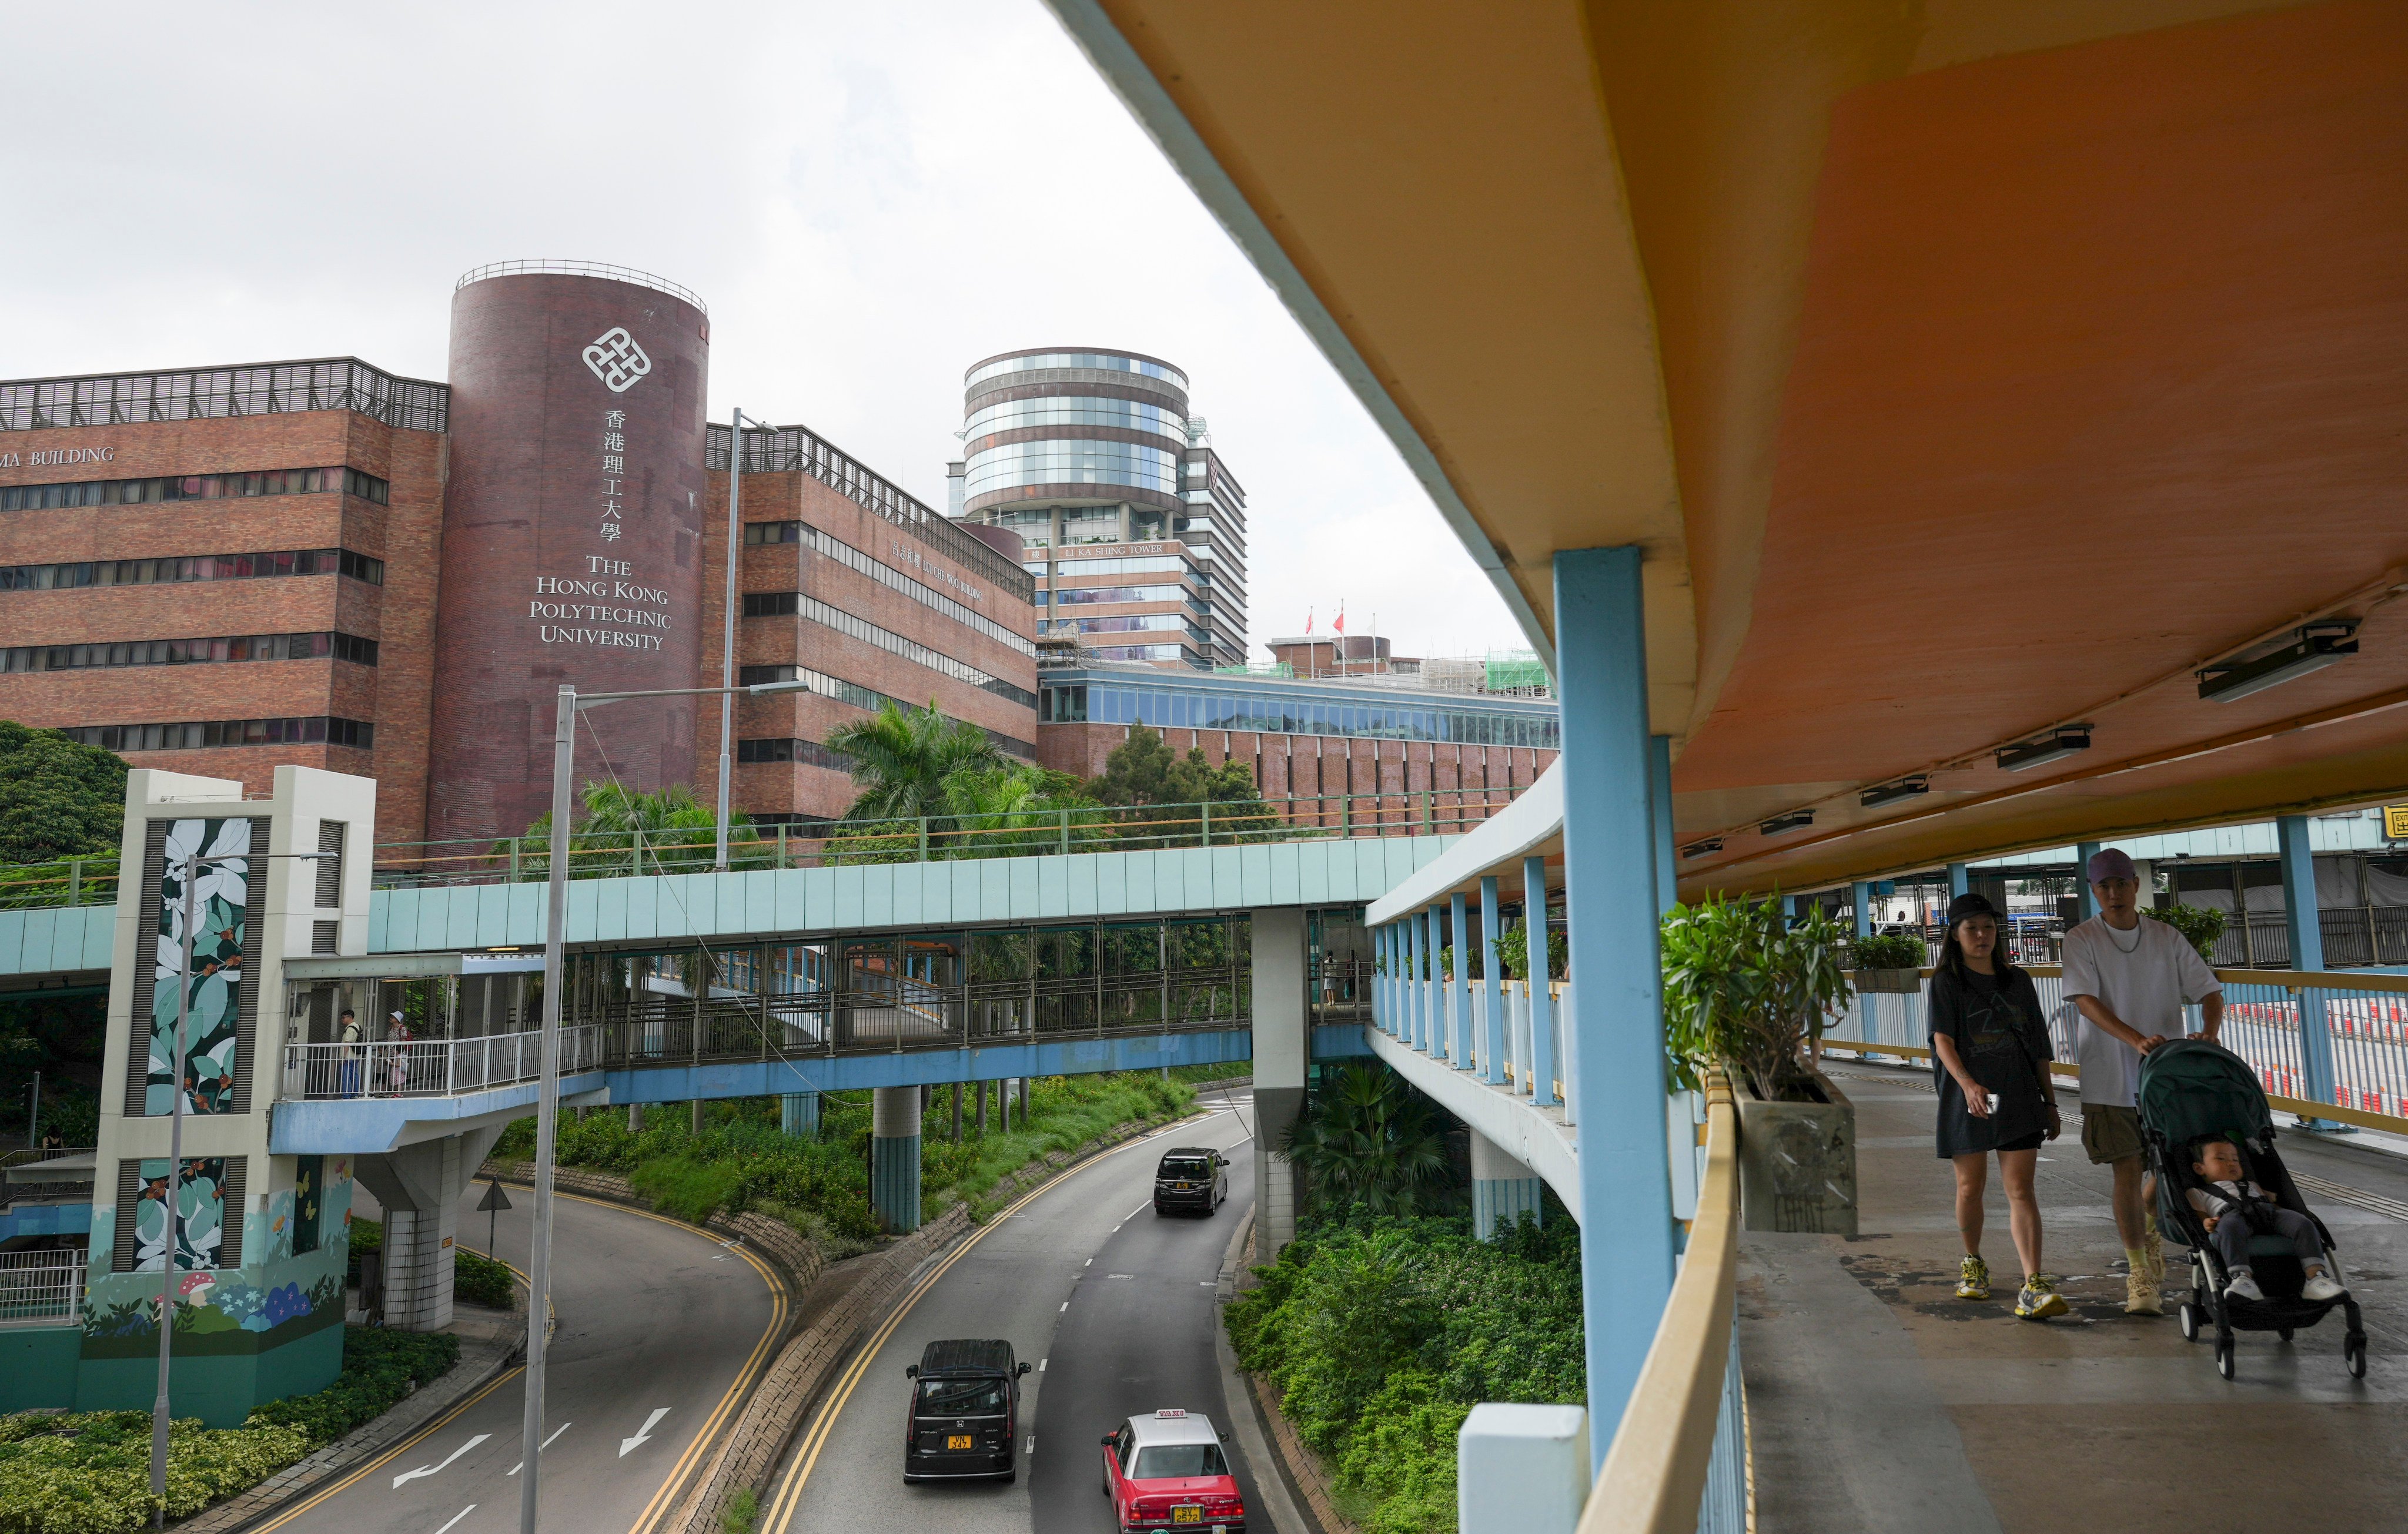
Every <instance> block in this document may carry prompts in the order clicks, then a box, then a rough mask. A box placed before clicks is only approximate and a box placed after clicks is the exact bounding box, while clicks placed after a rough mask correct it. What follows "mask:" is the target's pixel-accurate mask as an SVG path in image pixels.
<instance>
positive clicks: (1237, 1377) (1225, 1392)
mask: <svg viewBox="0 0 2408 1534" xmlns="http://www.w3.org/2000/svg"><path fill="white" fill-rule="evenodd" d="M1253 1240H1254V1211H1253V1210H1251V1209H1250V1210H1248V1211H1246V1217H1245V1219H1243V1220H1242V1221H1240V1222H1239V1225H1238V1228H1237V1229H1236V1230H1235V1231H1234V1232H1232V1233H1231V1234H1230V1237H1229V1247H1228V1250H1227V1251H1226V1252H1225V1253H1224V1254H1222V1257H1221V1276H1220V1282H1219V1283H1217V1284H1215V1285H1214V1287H1213V1292H1212V1298H1213V1306H1212V1354H1213V1357H1214V1358H1215V1359H1216V1360H1217V1361H1218V1362H1219V1364H1220V1366H1221V1395H1222V1398H1223V1399H1224V1401H1225V1402H1226V1405H1227V1408H1228V1412H1229V1415H1230V1418H1231V1421H1230V1423H1229V1426H1230V1427H1232V1428H1233V1429H1235V1430H1236V1432H1237V1435H1238V1447H1239V1449H1240V1451H1241V1452H1242V1453H1243V1454H1244V1455H1245V1456H1246V1461H1247V1463H1248V1464H1250V1465H1252V1466H1253V1467H1254V1489H1255V1491H1257V1492H1258V1493H1260V1494H1261V1496H1262V1498H1263V1501H1264V1503H1265V1506H1264V1507H1263V1509H1262V1512H1263V1513H1264V1514H1265V1520H1264V1521H1265V1522H1267V1523H1269V1525H1270V1527H1271V1531H1272V1534H1326V1531H1325V1530H1323V1529H1322V1527H1321V1526H1320V1525H1319V1524H1317V1523H1316V1522H1314V1521H1313V1520H1312V1519H1311V1518H1309V1517H1307V1516H1306V1515H1305V1514H1304V1513H1302V1512H1298V1511H1297V1505H1296V1498H1297V1496H1298V1495H1299V1494H1298V1493H1297V1490H1296V1487H1295V1486H1294V1485H1293V1484H1292V1483H1291V1481H1290V1479H1289V1475H1288V1469H1287V1466H1286V1464H1285V1463H1284V1461H1283V1460H1282V1459H1281V1457H1280V1456H1278V1455H1275V1454H1273V1453H1272V1452H1271V1449H1270V1444H1269V1439H1268V1438H1267V1437H1266V1434H1265V1430H1264V1426H1263V1418H1262V1413H1261V1412H1259V1411H1258V1410H1257V1409H1256V1408H1255V1405H1254V1392H1253V1390H1252V1388H1251V1387H1250V1386H1249V1385H1248V1384H1247V1383H1246V1376H1245V1374H1244V1371H1242V1370H1241V1369H1239V1368H1238V1351H1237V1349H1236V1348H1234V1347H1232V1346H1231V1345H1230V1343H1229V1327H1228V1323H1227V1321H1226V1319H1225V1317H1224V1315H1223V1312H1224V1310H1225V1309H1226V1307H1227V1305H1228V1303H1229V1301H1230V1300H1231V1299H1232V1298H1233V1297H1235V1296H1236V1295H1237V1293H1238V1279H1239V1276H1240V1269H1241V1267H1242V1266H1243V1259H1244V1254H1245V1253H1246V1251H1247V1249H1248V1247H1249V1246H1250V1245H1251V1244H1252V1242H1253ZM1248 1287H1252V1285H1251V1284H1250V1285H1248Z"/></svg>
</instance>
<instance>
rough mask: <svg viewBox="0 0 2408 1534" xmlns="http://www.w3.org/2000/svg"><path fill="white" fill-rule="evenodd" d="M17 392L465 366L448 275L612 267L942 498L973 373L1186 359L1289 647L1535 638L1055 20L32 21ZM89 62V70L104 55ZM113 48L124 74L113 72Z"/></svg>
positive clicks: (11, 265)
mask: <svg viewBox="0 0 2408 1534" xmlns="http://www.w3.org/2000/svg"><path fill="white" fill-rule="evenodd" d="M10 40H11V52H12V53H13V54H14V55H15V56H16V57H18V58H19V59H22V60H27V61H34V60H40V61H47V62H46V63H45V65H44V66H43V67H40V68H28V69H24V70H22V71H20V72H19V73H18V74H17V76H16V77H15V78H14V79H13V80H12V82H11V107H12V108H13V110H12V117H13V118H14V120H15V121H16V122H17V123H18V131H17V132H15V133H13V134H11V135H10V136H9V148H8V149H7V150H6V151H0V165H6V167H7V183H8V185H9V188H10V196H11V211H12V215H13V217H12V220H11V222H12V225H13V227H14V229H15V231H16V236H15V237H14V238H12V239H10V240H8V241H7V242H6V243H5V244H4V245H0V334H5V335H6V336H7V337H8V340H9V344H8V346H7V352H6V360H5V362H0V371H5V372H6V374H7V376H10V377H30V376H40V375H46V374H56V373H90V372H101V371H108V370H115V369H130V368H146V367H164V366H189V365H198V364H207V363H226V362H251V361H265V360H270V359H275V358H281V357H302V356H320V355H328V354H343V353H356V354H358V355H360V356H363V357H366V358H367V359H368V360H369V361H370V362H373V363H375V364H377V365H378V366H383V367H387V368H391V369H393V370H394V371H396V372H401V373H406V374H411V375H414V376H419V377H427V378H441V377H443V376H444V375H445V373H446V371H447V368H446V363H445V352H446V325H447V321H448V313H449V305H450V301H451V292H452V282H453V280H455V279H456V278H457V277H458V275H459V274H460V273H461V272H463V271H465V270H466V269H467V268H469V267H470V266H474V265H480V264H481V263H484V262H489V261H497V260H505V259H510V258H514V257H524V256H565V257H577V258H584V259H592V260H601V261H610V262H616V263H619V264H621V265H630V266H637V267H640V268H643V269H646V270H650V271H654V272H658V273H660V274H662V275H663V276H666V277H668V278H671V279H673V280H676V281H679V282H681V283H683V284H684V285H685V286H687V287H690V288H693V289H695V291H697V292H699V293H700V294H703V296H704V297H705V298H706V299H707V300H708V301H709V303H710V308H711V321H712V359H711V364H712V366H711V388H710V394H711V406H710V409H711V411H712V414H713V415H714V416H717V417H721V418H724V416H725V414H726V412H727V409H728V408H729V407H730V406H731V405H742V406H743V407H744V408H745V409H747V410H748V411H749V410H758V411H760V412H761V413H762V414H764V415H766V416H769V417H771V418H774V419H776V420H779V421H781V422H799V423H807V424H809V425H810V426H811V427H813V428H814V429H816V430H818V431H821V432H823V433H824V434H825V435H826V436H827V437H830V438H831V439H832V440H834V441H836V442H838V443H839V444H841V445H842V446H843V447H845V448H846V449H847V450H848V451H850V452H853V453H855V454H857V455H858V456H860V457H861V458H862V459H863V460H864V461H865V462H867V464H869V465H870V466H872V467H873V468H875V469H877V470H879V471H880V472H882V473H883V474H886V475H887V476H889V477H890V478H892V479H894V480H896V481H897V482H898V483H900V484H902V485H903V486H904V487H905V488H906V489H908V490H910V492H912V493H913V494H914V495H919V496H921V497H922V498H923V499H925V500H927V501H929V502H931V503H932V504H937V505H941V504H942V501H943V495H944V481H943V475H944V463H945V460H946V459H947V458H948V457H949V456H951V455H953V453H955V452H958V445H957V444H956V443H955V442H954V440H953V436H952V433H953V429H954V428H956V427H957V426H959V424H960V419H961V375H962V372H963V370H964V368H966V367H967V366H968V365H969V364H970V363H971V362H972V361H974V360H976V359H977V358H979V357H982V356H984V355H987V354H989V353H992V352H996V351H1012V350H1015V349H1018V348H1021V347H1026V346H1039V345H1053V344H1075V345H1097V346H1112V347H1126V348H1130V349H1133V350H1136V351H1147V352H1152V353H1154V354H1156V355H1159V356H1163V357H1167V358H1169V359H1170V360H1172V361H1173V362H1176V363H1177V364H1178V365H1179V366H1182V367H1183V369H1185V370H1186V371H1187V372H1188V374H1189V375H1190V377H1191V379H1192V380H1193V382H1194V389H1195V402H1196V408H1197V410H1198V411H1200V412H1201V413H1203V414H1204V415H1205V416H1206V417H1208V418H1209V419H1210V421H1211V428H1212V436H1213V442H1214V445H1215V446H1216V447H1217V448H1218V449H1219V450H1220V451H1221V452H1222V453H1223V454H1224V455H1225V457H1226V459H1227V461H1228V463H1229V465H1230V466H1231V467H1232V468H1233V469H1234V470H1235V472H1236V473H1237V475H1238V477H1239V479H1240V481H1241V482H1242V483H1244V485H1245V486H1246V489H1247V492H1248V495H1249V496H1250V499H1251V502H1252V505H1251V508H1250V511H1251V516H1250V532H1251V539H1252V541H1251V548H1250V551H1249V552H1250V561H1249V563H1250V566H1251V569H1250V576H1251V585H1252V614H1251V616H1252V630H1253V634H1254V637H1255V638H1256V640H1257V643H1258V644H1259V641H1260V639H1261V638H1264V637H1267V636H1269V635H1270V634H1273V633H1287V632H1292V631H1294V630H1295V629H1297V627H1299V626H1301V624H1302V623H1303V621H1304V616H1305V611H1306V609H1307V608H1308V607H1312V608H1313V609H1317V611H1318V614H1319V623H1318V624H1316V627H1319V626H1321V625H1322V624H1326V622H1327V620H1328V617H1329V615H1330V613H1331V611H1332V609H1334V608H1335V606H1336V604H1337V603H1338V602H1339V601H1340V599H1341V598H1342V599H1344V600H1345V601H1346V603H1347V607H1348V610H1349V612H1350V614H1353V615H1355V617H1354V619H1353V621H1352V623H1351V624H1350V626H1355V627H1358V628H1363V627H1368V624H1369V614H1370V613H1371V612H1372V611H1374V610H1377V611H1378V612H1379V613H1380V614H1381V620H1380V624H1381V629H1382V632H1383V633H1385V634H1388V635H1390V636H1391V637H1392V638H1395V640H1396V641H1397V645H1398V649H1399V651H1401V652H1406V653H1414V652H1422V653H1439V654H1444V653H1455V652H1465V651H1477V650H1480V649H1484V648H1485V647H1487V646H1489V645H1492V644H1493V645H1511V644H1515V643H1518V642H1519V638H1518V635H1517V634H1516V632H1515V630H1514V628H1513V626H1512V622H1511V620H1510V619H1508V618H1507V616H1506V614H1505V611H1504V609H1503V606H1502V604H1501V603H1499V602H1498V599H1497V597H1496V596H1495V595H1494V594H1493V593H1492V592H1491V591H1490V590H1489V588H1488V587H1487V585H1486V583H1485V582H1484V581H1482V580H1481V579H1480V577H1479V575H1478V573H1477V572H1476V570H1475V569H1474V568H1473V566H1472V565H1471V563H1470V561H1469V559H1468V558H1467V557H1466V556H1465V555H1464V553H1463V552H1462V549H1461V548H1460V546H1459V545H1457V544H1456V542H1455V539H1454V538H1453V537H1452V536H1451V535H1450V534H1449V533H1448V532H1447V531H1446V529H1445V527H1444V526H1443V524H1442V523H1441V522H1440V521H1439V518H1438V515H1437V513H1436V511H1435V510H1434V509H1432V508H1431V507H1430V505H1429V503H1428V501H1427V499H1426V497H1425V496H1424V495H1422V493H1421V491H1420V489H1419V487H1418V486H1417V485H1415V484H1414V482H1413V480H1412V477H1411V476H1410V475H1409V474H1407V472H1406V471H1405V469H1404V466H1403V465H1402V464H1401V462H1400V461H1399V460H1398V457H1397V455H1396V453H1395V452H1394V451H1393V450H1392V449H1390V447H1389V446H1388V444H1387V442H1386V440H1385V439H1384V438H1383V437H1382V436H1381V435H1380V434H1379V432H1378V431H1377V430H1376V429H1375V428H1374V427H1373V426H1372V424H1371V423H1370V420H1369V417H1368V416H1367V415H1366V414H1365V413H1364V411H1363V410H1362V409H1361V408H1360V407H1359V406H1357V405H1356V404H1355V400H1354V398H1353V397H1352V395H1350V394H1348V393H1347V392H1346V390H1345V389H1344V387H1343V386H1342V385H1341V384H1340V382H1339V381H1338V380H1337V377H1336V376H1335V374H1334V373H1333V372H1332V371H1331V370H1330V368H1329V366H1328V365H1327V364H1326V363H1325V362H1324V361H1323V360H1322V359H1321V357H1320V355H1319V354H1318V353H1317V352H1316V351H1313V349H1312V346H1311V344H1310V343H1309V342H1308V341H1307V340H1306V339H1305V337H1304V336H1303V334H1302V332H1301V331H1299V330H1298V329H1297V326H1296V324H1295V323H1294V322H1293V321H1292V320H1291V319H1290V318H1289V316H1288V315H1287V313H1286V311H1285V310H1284V309H1283V308H1282V307H1281V306H1280V304H1279V302H1278V300H1277V299H1276V298H1275V297H1274V296H1273V295H1272V294H1271V293H1270V292H1269V289H1268V288H1267V287H1265V286H1264V284H1263V283H1262V281H1261V280H1260V279H1259V278H1258V277H1256V276H1255V274H1254V270H1253V268H1252V267H1251V266H1250V265H1248V264H1247V263H1246V261H1245V260H1244V258H1243V257H1242V256H1241V255H1240V254H1239V252H1238V251H1237V250H1236V248H1235V247H1234V246H1233V245H1231V244H1230V242H1229V240H1228V239H1227V237H1226V236H1225V235H1224V234H1223V233H1222V231H1221V230H1220V228H1219V226H1218V225H1217V224H1215V223H1214V222H1212V221H1211V218H1210V216H1209V215H1207V214H1206V213H1205V212H1204V210H1203V209H1202V208H1201V207H1200V206H1199V205H1198V204H1197V202H1196V200H1195V198H1194V197H1193V196H1192V195H1191V194H1189V193H1188V191H1187V189H1186V187H1185V185H1184V184H1183V182H1182V181H1181V180H1180V179H1178V177H1177V175H1176V174H1175V173H1174V172H1173V171H1172V170H1171V169H1170V167H1169V166H1168V164H1167V163H1166V162H1165V161H1164V160H1163V159H1162V157H1161V155H1160V153H1159V151H1156V150H1155V148H1154V145H1153V144H1152V142H1151V141H1150V140H1148V139H1147V138H1146V136H1144V134H1143V133H1142V131H1140V129H1139V128H1138V126H1137V125H1136V124H1135V122H1132V121H1131V120H1130V118H1129V117H1128V115H1127V113H1126V112H1125V109H1124V108H1122V107H1121V105H1120V103H1119V102H1118V101H1117V100H1116V99H1115V98H1114V97H1113V96H1112V95H1111V93H1110V92H1109V91H1108V90H1107V89H1106V88H1105V87H1104V85H1103V84H1102V82H1101V81H1100V80H1099V79H1097V77H1096V76H1095V74H1094V73H1093V71H1092V70H1091V69H1089V67H1088V66H1087V64H1086V62H1085V60H1084V59H1083V58H1082V56H1081V55H1080V54H1079V52H1078V50H1076V49H1075V48H1074V47H1073V46H1072V45H1071V43H1070V42H1069V40H1068V38H1067V37H1066V36H1064V35H1063V33H1062V32H1061V30H1060V28H1059V27H1058V26H1057V25H1056V24H1055V23H1054V21H1053V19H1052V18H1051V17H1050V16H1049V15H1048V14H1046V13H1045V11H1044V10H1043V9H1042V8H1041V7H1039V6H1038V5H1037V4H1036V3H1035V0H988V3H984V4H955V5H941V6H939V5H930V6H915V7H878V6H868V7H865V6H844V5H834V4H823V5H812V6H751V7H696V6H686V7H635V6H626V5H619V6H608V5H583V6H568V5H561V4H523V5H491V4H488V5H481V6H474V7H471V6H422V7H400V8H394V7H385V8H382V9H376V8H366V7H323V6H312V7H301V6H251V7H201V8H195V9H170V8H167V7H157V8H144V9H141V10H138V11H137V10H130V9H128V8H125V7H117V8H110V9H103V10H93V9H90V8H87V7H51V8H50V9H48V10H35V11H25V12H21V13H20V14H18V15H17V16H16V17H15V18H14V19H13V20H12V22H11V39H10ZM79 61H80V62H79ZM103 61H105V63H104V62H103Z"/></svg>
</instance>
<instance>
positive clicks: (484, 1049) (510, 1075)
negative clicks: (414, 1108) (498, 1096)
mask: <svg viewBox="0 0 2408 1534" xmlns="http://www.w3.org/2000/svg"><path fill="white" fill-rule="evenodd" d="M541 1039H542V1035H541V1034H540V1033H539V1032H536V1031H532V1030H530V1031H528V1032H523V1033H502V1034H481V1035H470V1036H468V1037H466V1038H459V1039H378V1040H373V1041H367V1040H364V1041H362V1042H360V1043H356V1044H343V1043H332V1044H325V1043H318V1044H287V1045H285V1046H284V1096H285V1097H288V1098H299V1099H302V1100H305V1101H312V1102H322V1101H330V1100H332V1101H339V1100H344V1099H349V1098H378V1099H382V1098H392V1097H458V1096H460V1095H461V1094H463V1093H468V1092H482V1091H485V1090H486V1089H488V1088H490V1087H496V1086H512V1085H516V1084H518V1083H520V1082H531V1081H534V1080H535V1079H536V1078H537V1076H538V1074H540V1069H541V1060H540V1058H539V1051H540V1048H541ZM603 1053H604V1051H603V1030H602V1028H601V1027H600V1026H599V1025H594V1024H581V1025H568V1026H564V1027H563V1028H562V1029H561V1030H560V1069H561V1071H562V1072H563V1073H564V1074H567V1073H571V1072H576V1071H581V1070H591V1069H593V1068H595V1067H597V1066H599V1065H600V1064H601V1063H602V1059H603Z"/></svg>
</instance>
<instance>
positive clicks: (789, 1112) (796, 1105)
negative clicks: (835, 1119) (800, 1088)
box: [779, 1092, 820, 1140]
mask: <svg viewBox="0 0 2408 1534" xmlns="http://www.w3.org/2000/svg"><path fill="white" fill-rule="evenodd" d="M780 1107H781V1112H780V1115H779V1116H780V1120H781V1125H782V1126H783V1127H784V1129H785V1131H786V1133H788V1134H790V1135H794V1136H797V1137H799V1138H801V1139H804V1140H817V1139H819V1137H820V1095H819V1094H818V1093H816V1092H788V1093H785V1094H784V1095H783V1100H782V1102H781V1105H780Z"/></svg>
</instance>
